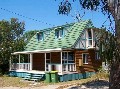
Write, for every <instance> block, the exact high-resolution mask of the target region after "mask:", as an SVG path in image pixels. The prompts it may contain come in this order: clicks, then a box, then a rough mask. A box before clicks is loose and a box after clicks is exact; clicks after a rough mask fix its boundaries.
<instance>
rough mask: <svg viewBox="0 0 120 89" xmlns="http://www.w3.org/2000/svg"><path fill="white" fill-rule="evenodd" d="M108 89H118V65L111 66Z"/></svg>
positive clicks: (119, 80)
mask: <svg viewBox="0 0 120 89" xmlns="http://www.w3.org/2000/svg"><path fill="white" fill-rule="evenodd" d="M109 82H110V83H109V89H120V63H119V62H114V63H113V64H112V65H111V70H110V81H109Z"/></svg>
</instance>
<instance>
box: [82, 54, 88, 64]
mask: <svg viewBox="0 0 120 89" xmlns="http://www.w3.org/2000/svg"><path fill="white" fill-rule="evenodd" d="M84 55H87V61H86V57H85V63H84V58H83V57H84ZM88 58H89V53H82V62H83V64H88Z"/></svg>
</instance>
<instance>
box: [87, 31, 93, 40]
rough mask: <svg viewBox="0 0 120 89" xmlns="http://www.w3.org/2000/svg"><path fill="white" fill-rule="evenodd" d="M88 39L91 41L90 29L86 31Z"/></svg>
mask: <svg viewBox="0 0 120 89" xmlns="http://www.w3.org/2000/svg"><path fill="white" fill-rule="evenodd" d="M88 38H89V39H92V35H91V30H90V29H89V30H88Z"/></svg>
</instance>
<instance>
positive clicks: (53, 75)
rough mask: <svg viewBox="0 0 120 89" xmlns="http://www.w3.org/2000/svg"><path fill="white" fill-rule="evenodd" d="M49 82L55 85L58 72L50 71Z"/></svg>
mask: <svg viewBox="0 0 120 89" xmlns="http://www.w3.org/2000/svg"><path fill="white" fill-rule="evenodd" d="M50 74H51V82H52V83H57V82H58V72H57V71H51V72H50Z"/></svg>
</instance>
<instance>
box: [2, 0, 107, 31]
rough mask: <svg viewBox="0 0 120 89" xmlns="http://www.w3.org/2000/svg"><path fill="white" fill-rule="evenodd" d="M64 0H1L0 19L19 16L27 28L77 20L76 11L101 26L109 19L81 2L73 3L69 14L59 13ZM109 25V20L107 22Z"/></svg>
mask: <svg viewBox="0 0 120 89" xmlns="http://www.w3.org/2000/svg"><path fill="white" fill-rule="evenodd" d="M60 1H62V0H0V20H3V19H4V20H10V18H18V19H19V21H24V22H25V30H26V31H29V30H41V29H45V28H50V27H54V26H60V25H64V24H66V23H73V22H77V20H74V17H75V16H76V13H79V14H80V15H81V16H83V15H84V11H85V15H84V16H83V18H81V19H82V20H88V19H91V21H92V22H93V25H94V26H95V27H97V28H100V27H101V26H102V25H103V23H104V22H105V21H106V20H107V16H105V15H103V13H102V12H101V11H100V10H99V11H88V10H84V9H82V8H81V7H80V5H79V3H78V2H77V0H76V2H74V3H72V11H71V12H70V14H69V15H68V16H67V15H60V14H59V13H58V5H59V3H60ZM78 1H79V0H78ZM104 25H106V26H108V25H109V20H107V21H106V22H105V24H104Z"/></svg>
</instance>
